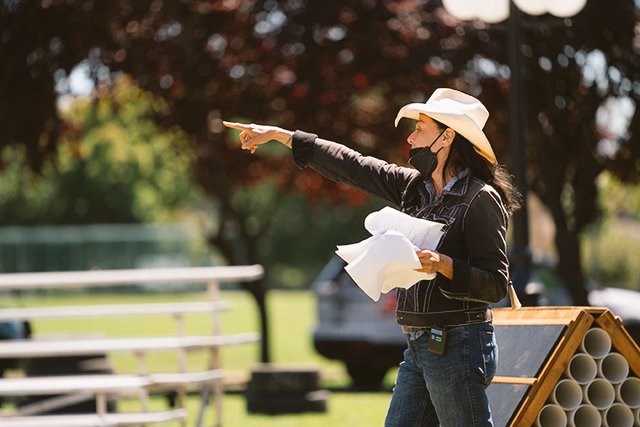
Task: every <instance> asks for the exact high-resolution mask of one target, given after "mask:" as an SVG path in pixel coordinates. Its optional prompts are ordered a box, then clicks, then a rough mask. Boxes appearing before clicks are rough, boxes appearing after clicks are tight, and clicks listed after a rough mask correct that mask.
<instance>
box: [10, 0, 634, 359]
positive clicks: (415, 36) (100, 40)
mask: <svg viewBox="0 0 640 427" xmlns="http://www.w3.org/2000/svg"><path fill="white" fill-rule="evenodd" d="M635 14H636V10H635V8H634V4H633V2H632V0H622V1H619V2H614V4H611V2H608V1H605V0H591V1H589V2H588V5H587V7H586V8H585V9H584V10H583V11H582V12H581V13H580V14H579V15H578V16H577V17H576V18H575V19H565V20H563V21H560V22H559V23H558V21H557V20H554V22H551V21H550V20H549V18H548V17H546V16H545V17H541V18H537V19H532V20H531V22H530V24H529V25H528V26H527V29H526V35H525V37H526V42H527V43H526V47H525V54H526V55H527V60H526V69H527V70H528V73H529V78H528V93H529V97H528V100H527V111H528V125H527V134H528V137H527V141H528V143H529V147H530V159H531V163H530V166H529V172H530V182H531V186H532V188H533V190H534V191H536V192H537V193H538V194H540V195H541V198H542V200H543V201H544V202H545V204H547V206H548V207H549V208H550V210H551V212H552V213H553V216H554V220H555V222H556V226H557V229H558V237H557V239H556V243H557V245H558V249H559V250H558V253H559V254H560V260H559V269H560V273H561V275H562V277H563V279H564V280H565V282H566V284H567V285H568V287H569V289H570V291H571V294H572V296H573V297H574V300H575V302H576V303H578V304H583V303H584V302H585V299H584V295H585V292H584V286H583V282H584V279H583V277H582V272H581V266H580V261H579V259H580V257H579V246H578V245H577V242H578V237H579V233H580V231H581V230H582V229H583V228H584V225H585V224H587V223H589V222H590V221H592V220H593V218H594V217H595V216H596V214H597V209H595V206H596V205H595V200H596V199H595V196H596V193H595V191H594V189H595V186H594V185H593V180H594V178H595V176H596V175H597V174H598V173H599V171H601V170H603V169H605V168H607V169H610V170H612V171H613V172H614V173H616V174H617V175H618V176H620V177H621V178H624V179H626V180H637V179H638V169H637V166H636V164H637V159H638V154H639V153H638V150H639V148H638V147H637V144H635V145H634V144H632V142H631V141H632V139H633V136H634V135H636V134H637V131H638V126H639V123H640V113H638V112H636V113H635V114H634V116H633V119H632V122H631V125H630V127H629V133H628V134H627V135H623V136H621V137H620V138H617V139H616V140H615V144H617V148H616V149H615V150H613V152H612V153H610V156H609V157H606V156H602V154H601V152H600V151H599V150H597V148H598V147H599V145H600V142H599V141H600V140H601V138H602V136H601V135H600V127H598V126H597V122H596V119H597V113H598V111H599V110H600V109H601V108H602V106H603V104H604V102H605V101H606V100H607V98H608V97H609V96H627V97H629V98H631V99H633V100H634V102H635V100H636V99H637V98H638V96H640V95H639V92H640V90H638V88H637V83H633V82H635V81H638V80H639V77H640V76H638V75H637V74H638V66H637V65H638V64H637V62H638V59H637V55H636V52H637V49H638V47H637V46H636V45H635V44H634V43H635V40H634V25H635V21H636V18H635ZM0 24H1V25H0V28H3V29H4V30H3V31H2V33H1V34H0V60H2V63H3V64H8V65H7V66H4V70H5V72H4V74H3V75H2V76H0V93H2V94H3V96H2V99H3V100H4V103H3V104H1V105H0V117H3V118H9V119H10V120H2V123H3V124H2V126H4V128H2V129H0V135H3V138H2V140H0V144H2V145H7V144H21V145H23V146H25V147H26V150H27V152H28V153H29V159H30V160H31V164H33V165H34V167H37V166H38V164H39V161H40V159H41V157H42V156H43V155H44V154H45V153H46V152H47V151H48V150H50V149H52V147H55V141H56V137H57V135H59V134H60V132H61V131H62V125H63V122H62V121H60V119H59V117H58V116H57V113H56V109H55V99H56V93H55V91H54V87H55V85H58V86H59V87H60V86H64V83H65V82H66V81H67V80H68V78H67V77H68V75H69V73H70V71H71V69H72V68H73V67H74V66H75V65H76V64H78V63H80V62H81V61H86V63H87V64H88V66H89V67H90V70H91V74H92V76H93V77H94V79H95V80H96V84H97V85H107V84H109V82H110V80H111V78H112V76H114V75H115V74H117V73H126V74H128V75H130V76H131V77H132V79H133V80H134V81H135V82H136V84H137V85H139V86H140V87H141V88H144V89H145V90H147V91H149V92H151V93H153V94H155V95H157V96H160V97H162V98H163V99H164V101H165V102H166V104H167V106H168V110H167V112H166V113H165V114H159V115H158V117H157V120H158V123H160V124H162V125H164V126H172V125H177V126H180V127H181V128H182V129H184V131H185V132H187V133H188V134H189V135H191V136H192V138H193V141H194V143H195V147H194V149H195V152H196V155H197V166H196V170H195V172H196V177H197V180H198V182H199V183H200V184H201V185H202V186H203V188H204V189H205V191H206V193H207V194H209V195H211V196H213V197H215V199H216V200H217V202H218V213H219V217H220V219H221V223H222V224H223V228H222V230H223V231H222V232H219V233H217V234H213V235H211V236H210V241H211V243H212V244H214V245H216V246H217V247H218V248H219V249H220V250H221V251H222V252H223V253H224V254H225V255H226V257H227V258H228V259H229V260H230V262H233V263H247V262H256V261H259V259H258V257H257V248H258V242H259V241H260V239H261V238H262V237H263V236H265V233H266V232H267V230H269V228H270V226H271V219H272V218H273V217H272V216H270V213H269V212H268V211H265V212H262V215H261V217H260V218H259V221H255V220H254V221H253V224H251V221H249V223H248V218H249V217H251V216H255V214H252V213H251V212H248V211H247V210H246V206H242V205H241V204H239V203H238V198H236V197H234V195H235V194H236V191H237V189H238V188H239V187H243V186H245V185H251V184H252V183H256V182H261V181H262V180H264V178H265V177H266V176H269V177H271V178H272V179H273V180H274V182H275V183H277V186H278V192H277V195H276V197H275V198H274V199H273V202H272V203H271V206H272V207H275V206H277V205H278V200H279V197H281V195H283V194H286V193H287V192H289V191H292V190H302V191H304V192H305V193H306V194H308V195H309V196H310V197H311V198H312V199H313V198H315V199H317V198H318V197H319V194H320V193H322V194H323V195H326V197H328V198H330V199H332V200H334V201H346V202H347V203H349V202H351V203H353V201H354V200H359V199H357V198H356V197H355V194H356V193H354V192H352V191H350V190H345V189H344V188H341V187H337V186H335V185H332V184H328V183H326V182H324V181H319V180H318V178H317V177H314V176H313V173H312V172H309V171H302V172H296V174H295V176H294V174H293V168H292V167H291V166H290V165H288V163H287V162H283V161H282V156H283V155H285V154H284V153H283V152H282V151H279V152H278V151H277V150H274V152H273V153H271V155H267V156H255V157H251V158H250V157H247V155H246V154H245V153H241V152H240V151H239V150H238V149H237V147H236V146H235V143H234V142H233V138H230V137H229V136H228V135H225V134H224V133H223V127H222V123H221V121H222V119H223V118H224V119H231V120H235V119H244V120H251V121H261V122H270V123H274V124H278V125H282V126H285V127H288V128H295V127H299V128H303V129H306V130H309V131H313V132H316V133H318V134H320V135H322V136H325V137H327V138H333V139H337V140H342V141H345V142H347V143H351V144H352V145H353V146H355V148H358V149H360V150H361V151H363V152H365V153H371V154H376V155H381V156H383V157H385V158H387V159H389V160H391V161H396V162H402V161H403V160H404V159H405V158H406V151H407V147H406V144H403V143H402V142H403V140H404V136H403V133H402V132H400V131H399V130H396V129H394V128H393V127H392V126H391V121H392V119H393V116H394V115H395V113H396V111H397V109H398V108H399V107H400V106H401V105H403V104H404V103H406V102H408V101H413V100H419V101H424V99H425V97H426V95H427V94H429V93H430V92H431V91H432V90H433V89H435V88H436V87H439V86H444V85H447V86H452V87H457V88H459V89H462V90H466V91H469V92H471V93H473V94H475V95H478V96H480V97H481V98H482V99H483V101H484V102H485V104H486V105H487V106H488V108H489V110H490V111H492V119H491V120H490V121H489V123H488V126H487V128H486V131H487V133H488V134H489V137H490V139H491V140H492V142H493V144H494V146H495V148H496V151H497V153H498V157H499V158H500V159H506V160H508V159H509V157H508V152H507V144H506V140H505V138H506V135H507V132H506V122H507V118H508V114H509V112H508V111H507V107H506V93H507V91H508V82H509V80H508V77H509V70H508V68H507V67H506V66H505V65H504V64H506V53H505V52H506V50H507V49H506V36H505V34H504V32H503V31H501V30H500V28H499V26H492V27H489V26H486V25H483V24H480V23H477V22H476V23H471V24H463V23H461V22H459V21H457V20H455V19H454V18H452V17H451V16H450V15H448V14H447V13H446V12H445V11H444V10H443V9H442V7H441V5H440V4H439V3H438V2H431V1H429V2H421V1H418V0H405V1H397V2H375V1H371V0H349V1H346V2H345V1H337V0H329V1H323V2H304V1H300V0H288V1H283V2H276V1H274V0H264V1H262V0H260V1H258V0H256V1H238V0H225V1H218V2H205V1H199V0H191V1H182V2H163V1H161V0H155V1H147V2H144V1H133V0H118V1H113V2H94V1H91V0H75V1H73V0H68V1H64V2H63V1H56V0H44V1H42V2H41V3H39V4H36V3H31V2H26V1H19V0H15V1H13V2H5V4H4V7H3V9H2V18H1V20H0ZM594 52H602V56H603V57H604V65H603V68H602V69H603V70H606V72H602V73H600V74H599V75H598V79H594V80H590V79H589V78H588V74H589V67H588V62H587V61H586V59H585V58H587V57H588V56H589V55H591V54H593V53H594ZM523 102H524V101H523ZM33 105H37V106H38V108H37V109H36V111H35V112H32V111H31V110H33V107H32V106H33ZM9 106H10V107H9ZM28 113H29V114H28ZM350 141H352V142H350ZM615 144H614V145H615ZM265 289H266V287H265V286H264V284H262V285H261V286H260V287H257V288H256V287H252V288H251V290H252V292H253V294H254V296H255V297H256V301H257V302H258V305H259V307H261V313H262V319H263V325H266V311H265V310H264V297H265V293H264V292H265ZM263 333H264V334H265V341H266V326H263ZM266 358H268V354H267V350H266V347H265V348H263V359H266Z"/></svg>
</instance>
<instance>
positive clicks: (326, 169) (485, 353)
mask: <svg viewBox="0 0 640 427" xmlns="http://www.w3.org/2000/svg"><path fill="white" fill-rule="evenodd" d="M488 117H489V113H488V112H487V110H486V108H485V107H484V105H482V103H481V102H480V101H478V100H477V99H475V98H474V97H472V96H469V95H467V94H464V93H462V92H459V91H456V90H453V89H437V90H436V91H435V92H434V93H433V95H432V96H431V97H430V98H429V100H428V101H427V102H426V103H424V104H422V103H413V104H408V105H406V106H404V107H403V108H402V109H400V111H399V112H398V115H397V117H396V121H395V124H396V126H397V125H398V122H399V121H400V119H401V118H409V119H412V120H415V121H416V127H415V130H414V131H413V132H412V133H411V134H410V135H409V137H408V138H407V142H408V143H409V144H410V145H411V149H410V154H409V163H410V164H411V165H412V166H413V167H414V168H415V169H412V168H405V167H401V166H397V165H394V164H388V163H386V162H384V161H382V160H379V159H375V158H373V157H365V156H362V155H361V154H360V153H358V152H356V151H354V150H351V149H349V148H347V147H345V146H343V145H340V144H337V143H334V142H330V141H326V140H322V139H320V138H318V137H317V136H316V135H313V134H309V133H305V132H301V131H296V132H291V131H287V130H284V129H280V128H277V127H272V126H262V125H253V124H252V125H244V124H238V123H228V122H225V126H228V127H231V128H234V129H237V130H240V131H241V132H240V140H241V142H242V148H243V149H247V150H250V151H251V152H252V153H253V152H255V150H256V149H257V147H258V146H259V145H261V144H264V143H266V142H268V141H270V140H276V141H279V142H281V143H282V144H284V145H286V146H287V147H289V148H291V149H292V151H293V157H294V161H295V163H296V165H298V166H299V167H300V168H303V167H306V166H310V167H312V168H314V169H315V170H317V171H318V172H319V173H321V174H322V175H324V176H325V177H327V178H329V179H332V180H335V181H340V182H345V183H348V184H350V185H353V186H354V187H357V188H359V189H361V190H363V191H366V192H368V193H370V194H373V195H375V196H378V197H381V198H383V199H385V200H387V201H389V202H391V203H393V204H395V205H397V206H399V207H400V209H401V210H402V211H403V212H405V213H408V214H410V215H412V216H415V217H419V218H425V219H428V220H432V221H437V222H440V223H442V224H444V227H443V231H444V235H443V237H442V239H441V241H440V243H439V244H438V247H437V248H436V250H429V249H423V250H421V251H420V252H419V253H418V256H419V258H420V262H421V264H422V269H421V271H424V272H426V273H438V274H436V277H435V279H433V280H428V281H422V282H419V283H417V284H416V285H414V286H412V287H411V288H409V289H406V290H405V289H399V290H398V305H397V308H396V319H397V322H398V323H399V324H400V325H401V327H402V329H403V332H404V333H405V334H406V336H407V343H408V346H407V349H406V351H405V353H404V361H403V362H402V363H401V364H400V368H399V370H398V377H397V379H396V385H395V387H394V389H393V395H392V398H391V403H390V406H389V410H388V412H387V416H386V420H385V425H386V426H388V427H390V426H398V427H406V426H437V425H442V426H446V427H449V426H461V427H470V426H488V425H493V423H492V418H491V411H490V408H489V403H488V401H487V396H486V388H487V386H488V385H489V384H490V383H491V380H492V379H493V375H494V373H495V368H496V363H497V358H498V350H497V347H496V342H495V338H494V335H493V332H494V329H493V324H492V322H491V320H492V314H491V310H490V309H489V304H490V303H495V302H498V301H500V300H501V299H502V298H503V297H504V296H505V295H506V293H507V288H508V286H509V285H510V280H509V272H508V266H509V265H508V259H507V251H506V229H507V220H508V217H509V215H510V214H511V213H512V212H514V211H515V210H516V209H517V208H518V207H519V194H518V192H517V190H516V189H515V187H514V186H513V184H512V182H511V180H510V177H509V175H508V174H507V173H506V172H505V170H504V168H502V167H501V166H499V165H498V164H497V161H496V157H495V154H494V152H493V149H492V148H491V145H490V144H489V141H488V140H487V137H486V136H485V134H484V132H483V131H482V128H483V127H484V124H485V122H486V121H487V119H488Z"/></svg>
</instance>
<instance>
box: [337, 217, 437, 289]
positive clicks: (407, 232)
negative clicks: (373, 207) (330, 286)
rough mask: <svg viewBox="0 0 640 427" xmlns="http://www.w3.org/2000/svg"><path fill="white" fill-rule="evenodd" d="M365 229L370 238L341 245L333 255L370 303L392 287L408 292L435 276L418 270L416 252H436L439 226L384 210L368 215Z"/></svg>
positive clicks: (418, 261)
mask: <svg viewBox="0 0 640 427" xmlns="http://www.w3.org/2000/svg"><path fill="white" fill-rule="evenodd" d="M364 226H365V228H366V229H367V231H369V232H370V233H371V234H372V235H373V236H371V237H370V238H368V239H365V240H363V241H362V242H359V243H354V244H352V245H340V246H338V250H337V251H336V254H338V256H340V258H342V259H343V260H345V261H346V262H347V266H346V267H345V270H346V272H347V273H348V274H349V276H351V278H352V279H353V280H354V281H355V282H356V284H357V285H358V286H359V287H360V289H362V290H363V291H364V292H365V293H366V294H367V295H368V296H369V297H370V298H371V299H372V300H374V301H378V300H379V299H380V293H387V292H389V291H390V290H392V289H394V288H403V289H408V288H410V287H411V286H413V285H414V284H416V283H417V282H419V281H420V280H429V279H433V278H434V277H435V274H427V273H421V272H418V271H415V270H416V269H419V268H420V267H421V264H420V260H419V259H418V255H417V254H416V250H418V249H435V248H436V246H437V245H438V242H439V241H440V238H441V237H442V224H439V223H437V222H433V221H427V220H425V219H418V218H414V217H411V216H409V215H407V214H404V213H402V212H400V211H397V210H395V209H393V208H390V207H385V208H383V209H381V210H379V211H377V212H373V213H371V214H369V215H368V216H367V218H366V219H365V221H364Z"/></svg>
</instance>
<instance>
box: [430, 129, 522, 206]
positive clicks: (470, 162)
mask: <svg viewBox="0 0 640 427" xmlns="http://www.w3.org/2000/svg"><path fill="white" fill-rule="evenodd" d="M436 123H438V125H439V126H440V128H441V129H446V128H447V127H448V126H446V125H444V124H442V123H439V122H436ZM454 130H455V129H454ZM448 168H453V170H454V172H459V171H461V170H462V169H465V168H469V170H470V171H471V175H472V176H474V177H476V178H478V179H480V180H482V181H484V182H486V183H487V184H489V185H491V186H492V187H493V188H495V189H496V191H497V192H498V194H500V198H502V203H504V206H505V208H506V210H507V213H508V214H509V215H511V214H513V213H514V212H515V211H517V210H518V209H519V208H520V207H521V206H522V194H521V193H520V191H519V190H518V188H517V187H516V185H515V183H514V181H513V176H512V175H511V174H510V173H509V172H508V171H507V169H506V168H505V167H504V166H502V165H500V164H498V163H496V164H492V163H491V162H489V161H488V160H487V159H485V158H484V157H482V156H481V155H480V154H479V153H478V152H477V151H476V150H475V149H474V148H473V144H471V142H469V140H468V139H467V138H465V137H464V136H462V135H461V134H460V133H459V132H456V136H455V138H454V139H453V143H452V144H451V151H450V152H449V156H447V161H446V162H445V165H444V168H443V172H442V173H443V174H445V173H446V171H447V169H448ZM443 178H444V176H443Z"/></svg>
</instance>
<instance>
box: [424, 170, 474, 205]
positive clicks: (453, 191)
mask: <svg viewBox="0 0 640 427" xmlns="http://www.w3.org/2000/svg"><path fill="white" fill-rule="evenodd" d="M470 176H471V174H470V172H469V168H465V169H464V170H463V171H462V172H460V173H458V174H457V175H456V176H454V177H453V178H451V179H450V180H449V181H448V182H447V183H446V184H445V186H444V188H443V189H442V196H443V197H444V196H462V195H464V194H465V193H466V192H467V188H468V187H469V178H470ZM425 188H426V190H427V192H428V193H429V196H430V199H431V200H435V199H436V198H437V196H436V190H435V188H434V186H433V180H432V179H429V180H428V181H425Z"/></svg>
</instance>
